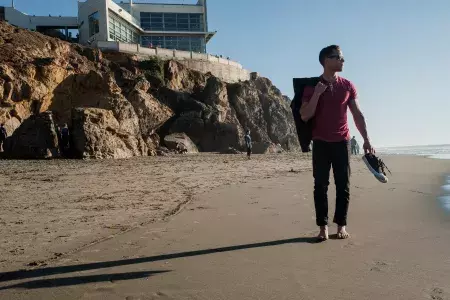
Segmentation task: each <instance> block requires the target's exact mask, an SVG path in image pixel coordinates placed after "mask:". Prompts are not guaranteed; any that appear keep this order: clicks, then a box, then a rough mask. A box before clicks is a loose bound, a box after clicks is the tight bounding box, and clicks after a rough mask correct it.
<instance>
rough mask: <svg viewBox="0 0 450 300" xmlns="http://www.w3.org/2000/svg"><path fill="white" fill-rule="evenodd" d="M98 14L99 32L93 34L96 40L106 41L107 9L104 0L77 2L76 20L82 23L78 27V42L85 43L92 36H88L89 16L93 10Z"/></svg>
mask: <svg viewBox="0 0 450 300" xmlns="http://www.w3.org/2000/svg"><path fill="white" fill-rule="evenodd" d="M97 11H98V13H99V15H100V17H99V18H100V32H99V33H98V34H96V35H95V40H97V41H108V38H109V34H108V17H107V16H108V10H107V6H106V4H105V1H104V0H89V1H87V2H78V22H80V24H83V25H82V26H81V27H80V29H79V34H80V43H81V44H86V43H87V41H88V40H90V39H91V40H92V39H93V38H94V37H90V36H89V16H90V15H91V14H93V13H95V12H97Z"/></svg>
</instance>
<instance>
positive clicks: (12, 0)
mask: <svg viewBox="0 0 450 300" xmlns="http://www.w3.org/2000/svg"><path fill="white" fill-rule="evenodd" d="M11 2H12V3H11V4H12V8H15V7H14V0H11Z"/></svg>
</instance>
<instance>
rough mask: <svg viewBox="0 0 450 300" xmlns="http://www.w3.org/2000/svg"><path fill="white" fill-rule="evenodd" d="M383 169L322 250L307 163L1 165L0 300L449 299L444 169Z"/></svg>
mask: <svg viewBox="0 0 450 300" xmlns="http://www.w3.org/2000/svg"><path fill="white" fill-rule="evenodd" d="M385 161H386V164H387V165H388V166H389V168H390V169H391V171H393V175H392V177H391V180H390V182H389V184H381V183H379V182H377V181H376V180H375V179H374V177H373V176H372V175H371V174H370V173H369V172H368V171H367V170H366V169H365V166H364V165H363V163H362V162H361V161H360V160H359V159H356V158H355V159H354V160H353V161H352V175H353V177H352V185H351V197H352V198H351V206H350V218H349V231H350V233H351V234H352V238H351V239H349V240H345V241H340V240H335V239H331V240H330V241H327V242H326V243H321V244H317V243H314V239H313V237H314V236H315V234H316V227H315V222H314V204H313V197H312V191H313V189H312V174H311V163H310V158H308V157H306V156H304V155H299V154H283V155H270V156H255V158H254V159H252V160H251V161H247V160H245V158H244V157H243V156H238V155H230V156H228V155H226V156H223V155H214V154H207V155H204V154H202V155H196V156H174V157H167V158H145V159H131V160H118V161H29V162H26V161H20V162H19V161H0V168H1V177H0V187H1V191H0V192H1V195H2V197H1V198H0V205H1V207H2V211H1V212H0V224H1V227H0V245H1V249H0V251H1V253H2V255H1V258H0V299H127V300H137V299H358V300H360V299H444V300H445V299H450V285H449V284H448V282H450V254H449V253H450V252H449V249H450V238H449V234H448V233H449V232H450V216H449V215H448V213H446V212H445V211H444V210H443V209H442V208H441V206H440V203H439V201H438V200H437V197H438V196H439V195H440V193H441V188H440V187H441V186H442V185H443V184H444V178H445V177H444V175H445V174H448V173H450V172H449V171H450V161H448V160H434V159H427V158H421V157H411V156H387V157H385ZM331 181H332V180H331ZM333 194H334V188H333V186H330V191H329V196H330V200H331V201H330V204H331V207H330V215H331V214H332V211H333V209H334V203H333V202H334V199H333V198H334V197H333ZM335 230H336V229H335V227H332V228H331V233H334V232H335Z"/></svg>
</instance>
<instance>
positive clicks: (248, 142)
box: [244, 129, 252, 159]
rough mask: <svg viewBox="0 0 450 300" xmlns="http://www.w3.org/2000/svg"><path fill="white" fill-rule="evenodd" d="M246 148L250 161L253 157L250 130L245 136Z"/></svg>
mask: <svg viewBox="0 0 450 300" xmlns="http://www.w3.org/2000/svg"><path fill="white" fill-rule="evenodd" d="M244 139H245V147H246V148H247V157H248V159H250V157H251V155H252V137H251V136H250V129H247V131H246V133H245V136H244Z"/></svg>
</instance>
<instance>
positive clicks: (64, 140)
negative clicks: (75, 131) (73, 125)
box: [61, 124, 70, 155]
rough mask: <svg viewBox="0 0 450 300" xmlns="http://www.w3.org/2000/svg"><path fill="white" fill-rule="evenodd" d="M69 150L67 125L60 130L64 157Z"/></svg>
mask: <svg viewBox="0 0 450 300" xmlns="http://www.w3.org/2000/svg"><path fill="white" fill-rule="evenodd" d="M69 148H70V133H69V127H68V126H67V124H64V126H63V128H62V129H61V149H62V152H63V154H64V155H67V153H68V150H69Z"/></svg>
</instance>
